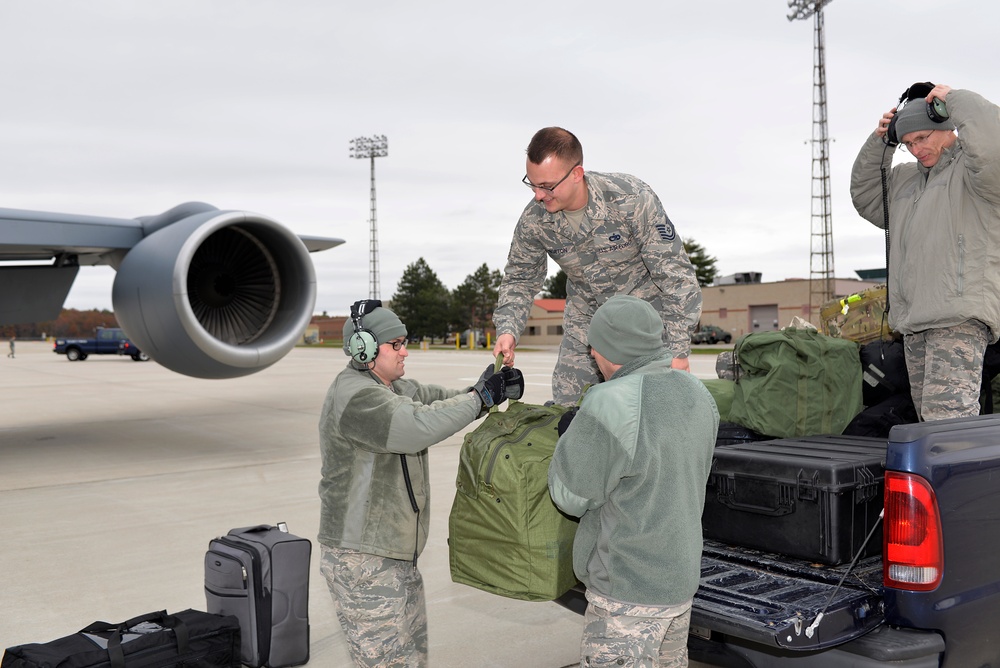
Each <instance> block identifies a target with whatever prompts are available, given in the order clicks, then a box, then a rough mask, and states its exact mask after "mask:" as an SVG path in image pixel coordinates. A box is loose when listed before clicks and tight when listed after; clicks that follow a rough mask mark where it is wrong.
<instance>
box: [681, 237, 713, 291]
mask: <svg viewBox="0 0 1000 668" xmlns="http://www.w3.org/2000/svg"><path fill="white" fill-rule="evenodd" d="M684 251H685V252H686V253H687V255H688V259H690V260H691V264H693V265H694V271H695V275H696V276H697V277H698V285H699V286H701V287H705V286H706V285H711V284H712V281H714V280H715V277H716V276H718V275H719V272H718V271H717V270H716V268H715V263H716V259H715V258H714V257H712V256H711V255H709V254H708V253H707V252H706V251H705V248H704V247H703V246H702V245H701V244H699V243H698V242H697V241H695V240H694V239H688V240H687V241H685V242H684Z"/></svg>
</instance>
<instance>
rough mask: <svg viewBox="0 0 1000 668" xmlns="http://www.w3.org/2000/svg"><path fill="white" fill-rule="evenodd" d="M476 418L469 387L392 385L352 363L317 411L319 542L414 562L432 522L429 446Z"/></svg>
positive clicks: (477, 408) (476, 407)
mask: <svg viewBox="0 0 1000 668" xmlns="http://www.w3.org/2000/svg"><path fill="white" fill-rule="evenodd" d="M479 413H480V401H479V399H478V398H477V397H475V396H473V395H472V394H469V392H468V388H466V389H464V390H450V389H447V388H444V387H440V386H438V385H424V384H421V383H418V382H417V381H415V380H409V379H406V378H402V379H400V380H397V381H396V382H394V383H393V384H392V387H391V388H390V387H389V386H387V385H385V384H384V383H382V382H381V381H380V380H378V379H377V378H376V377H375V376H374V375H373V374H371V373H369V372H367V371H359V370H358V369H356V368H352V367H351V366H350V365H349V366H348V367H347V368H346V369H344V370H343V371H341V372H340V373H339V374H338V375H337V377H336V378H335V379H334V381H333V384H332V385H331V386H330V389H329V391H328V392H327V395H326V401H325V402H324V404H323V410H322V413H321V414H320V422H319V438H320V448H321V450H322V458H323V469H322V475H323V477H322V480H321V481H320V483H319V497H320V504H321V507H320V528H319V542H320V543H322V544H324V545H328V546H330V547H341V548H347V549H351V550H358V551H359V552H365V553H368V554H375V555H379V556H382V557H389V558H390V559H416V557H417V555H419V554H420V552H421V551H422V550H423V549H424V544H425V543H426V542H427V531H428V528H429V525H430V513H429V512H428V506H429V504H430V486H429V484H428V466H427V448H428V447H430V446H431V445H434V444H435V443H438V442H440V441H442V440H443V439H445V438H447V437H449V436H451V435H452V434H455V433H456V432H458V431H459V430H461V429H462V428H464V427H466V426H467V425H469V424H470V423H471V422H472V421H473V420H475V419H476V417H477V416H478V415H479ZM401 455H402V456H403V457H405V460H406V463H407V469H408V471H409V477H410V485H411V488H412V490H413V499H414V501H415V502H416V505H417V511H414V509H413V506H412V504H411V501H410V495H409V492H408V491H407V487H406V480H405V478H404V475H403V464H402V461H401Z"/></svg>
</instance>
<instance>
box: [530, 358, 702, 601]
mask: <svg viewBox="0 0 1000 668" xmlns="http://www.w3.org/2000/svg"><path fill="white" fill-rule="evenodd" d="M718 430H719V412H718V409H717V408H716V406H715V401H714V400H713V399H712V395H711V394H709V392H708V390H706V389H705V385H704V383H702V382H701V381H700V380H698V379H697V378H695V377H694V376H692V375H691V374H690V373H687V372H684V371H678V370H676V369H671V368H670V357H669V356H665V357H659V356H653V357H642V358H639V359H637V360H634V361H633V362H630V363H629V364H627V365H625V366H623V367H622V368H621V369H619V370H618V372H617V373H615V375H614V376H612V377H611V379H610V380H608V381H607V382H604V383H600V384H599V385H595V386H594V387H592V388H590V390H589V391H588V392H587V393H586V394H585V395H584V397H583V401H582V402H581V404H580V410H579V412H578V413H577V415H576V417H575V418H574V419H573V421H572V422H571V423H570V425H569V428H568V429H567V430H566V432H565V433H564V434H563V436H562V438H560V439H559V442H558V443H557V444H556V450H555V453H554V454H553V457H552V463H551V465H550V467H549V491H550V493H551V495H552V500H553V501H554V502H555V504H556V505H557V506H559V508H561V509H562V510H563V511H564V512H566V513H568V514H570V515H574V516H577V517H579V518H580V526H579V528H578V529H577V532H576V539H575V540H574V543H573V570H574V571H575V573H576V576H577V577H578V578H579V579H580V581H581V582H582V583H583V584H585V585H586V586H587V589H588V590H591V591H593V592H595V593H597V594H600V595H602V596H606V597H608V598H611V599H613V600H616V601H621V602H624V603H634V604H640V605H659V606H665V605H679V604H681V603H685V602H687V601H689V600H690V599H691V598H692V597H693V596H694V593H695V591H696V590H697V589H698V581H699V577H700V573H701V550H702V537H701V514H702V510H703V508H704V505H705V485H706V483H707V482H708V475H709V472H710V471H711V468H712V454H713V451H714V448H715V439H716V436H717V435H718Z"/></svg>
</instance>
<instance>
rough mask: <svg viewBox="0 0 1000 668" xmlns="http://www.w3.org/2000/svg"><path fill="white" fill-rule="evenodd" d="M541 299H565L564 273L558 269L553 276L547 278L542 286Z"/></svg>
mask: <svg viewBox="0 0 1000 668" xmlns="http://www.w3.org/2000/svg"><path fill="white" fill-rule="evenodd" d="M542 298H544V299H566V272H565V271H563V270H562V269H560V270H559V271H557V272H556V274H555V275H554V276H549V277H548V278H546V279H545V283H544V284H542Z"/></svg>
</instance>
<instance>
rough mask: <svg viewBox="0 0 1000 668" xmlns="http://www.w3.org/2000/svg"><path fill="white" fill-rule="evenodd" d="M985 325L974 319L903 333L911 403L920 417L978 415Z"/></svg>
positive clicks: (933, 418)
mask: <svg viewBox="0 0 1000 668" xmlns="http://www.w3.org/2000/svg"><path fill="white" fill-rule="evenodd" d="M989 338H990V331H989V328H988V327H987V326H986V325H984V324H983V323H981V322H979V321H978V320H968V321H966V322H964V323H962V324H961V325H956V326H954V327H947V328H942V329H928V330H924V331H923V332H917V333H916V334H907V335H906V336H904V337H903V349H904V351H905V354H906V370H907V372H908V374H909V376H910V393H911V394H912V395H913V405H914V407H915V408H916V409H917V415H919V416H920V419H921V420H941V419H944V418H954V417H966V416H969V415H979V390H980V386H981V384H982V380H983V355H984V354H985V352H986V346H987V344H988V343H989Z"/></svg>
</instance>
